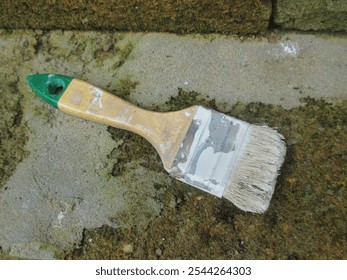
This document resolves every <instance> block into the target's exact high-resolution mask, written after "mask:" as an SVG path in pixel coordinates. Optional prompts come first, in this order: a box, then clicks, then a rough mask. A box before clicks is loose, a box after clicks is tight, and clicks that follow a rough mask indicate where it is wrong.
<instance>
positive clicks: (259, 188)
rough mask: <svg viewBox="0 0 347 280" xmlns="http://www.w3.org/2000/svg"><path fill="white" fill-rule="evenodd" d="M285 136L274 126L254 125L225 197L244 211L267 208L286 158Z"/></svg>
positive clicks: (248, 133)
mask: <svg viewBox="0 0 347 280" xmlns="http://www.w3.org/2000/svg"><path fill="white" fill-rule="evenodd" d="M283 139H284V138H283V136H282V135H281V134H279V133H278V132H277V131H276V130H274V129H272V128H270V127H267V126H258V125H250V127H249V129H248V131H247V135H246V137H245V140H244V141H243V143H242V147H241V150H240V152H239V155H238V158H237V160H236V163H235V167H234V170H233V171H232V174H231V176H230V180H229V184H228V186H227V188H226V190H225V191H224V194H223V197H225V198H226V199H228V200H230V201H231V202H232V203H233V204H235V205H236V206H237V207H239V208H240V209H242V210H244V211H250V212H255V213H263V212H265V211H266V210H267V208H268V207H269V203H270V200H271V197H272V194H273V192H274V189H275V185H276V179H277V176H278V174H279V169H280V168H281V166H282V163H283V161H284V156H285V152H286V146H285V143H284V141H283Z"/></svg>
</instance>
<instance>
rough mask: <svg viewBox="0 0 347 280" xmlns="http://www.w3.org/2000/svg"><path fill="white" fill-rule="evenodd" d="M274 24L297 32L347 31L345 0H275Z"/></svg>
mask: <svg viewBox="0 0 347 280" xmlns="http://www.w3.org/2000/svg"><path fill="white" fill-rule="evenodd" d="M275 2H276V3H275V6H274V22H275V24H277V25H279V26H280V27H283V28H291V29H299V30H326V31H347V1H346V0H305V1H303V0H277V1H275Z"/></svg>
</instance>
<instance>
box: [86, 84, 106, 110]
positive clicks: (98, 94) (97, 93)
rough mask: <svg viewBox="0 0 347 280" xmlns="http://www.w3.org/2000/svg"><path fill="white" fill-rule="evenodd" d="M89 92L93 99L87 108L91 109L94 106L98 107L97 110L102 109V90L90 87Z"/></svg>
mask: <svg viewBox="0 0 347 280" xmlns="http://www.w3.org/2000/svg"><path fill="white" fill-rule="evenodd" d="M90 89H91V92H92V93H93V95H94V97H93V99H92V101H91V102H90V106H89V108H91V107H93V106H94V105H95V104H98V105H99V108H100V109H102V95H103V93H104V91H103V90H102V89H99V88H97V87H93V86H91V87H90Z"/></svg>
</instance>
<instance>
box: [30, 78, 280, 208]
mask: <svg viewBox="0 0 347 280" xmlns="http://www.w3.org/2000/svg"><path fill="white" fill-rule="evenodd" d="M27 81H28V83H29V85H30V87H31V88H32V90H33V91H34V92H35V93H36V94H37V95H38V96H39V97H41V98H42V99H43V100H44V101H46V102H47V103H49V104H50V105H52V106H53V107H55V108H58V109H60V110H61V111H63V112H65V113H68V114H70V115H73V116H76V117H79V118H82V119H86V120H90V121H93V122H97V123H102V124H105V125H108V126H113V127H117V128H120V129H126V130H128V131H132V132H134V133H137V134H139V135H141V136H142V137H144V138H145V139H147V140H148V141H149V142H150V143H151V144H152V145H153V146H154V148H155V149H156V150H157V152H158V153H159V155H160V158H161V160H162V162H163V165H164V168H165V170H166V171H167V172H168V173H169V174H170V175H171V176H173V177H175V178H177V179H178V180H181V181H183V182H185V183H187V184H189V185H191V186H193V187H196V188H198V189H201V190H203V191H205V192H208V193H210V194H212V195H215V196H217V197H225V198H226V199H228V200H229V201H231V202H232V203H233V204H234V205H236V206H237V207H239V208H240V209H242V210H244V211H250V212H255V213H263V212H265V211H266V210H267V208H268V206H269V203H270V200H271V197H272V194H273V192H274V188H275V185H276V179H277V176H278V174H279V169H280V167H281V165H282V163H283V161H284V156H285V152H286V147H285V144H284V141H283V136H282V135H281V134H279V133H278V132H277V131H276V130H274V129H272V128H270V127H268V126H259V125H252V124H249V123H247V122H244V121H242V120H238V119H236V118H233V117H231V116H228V115H225V114H222V113H219V112H217V111H214V110H210V109H207V108H204V107H202V106H192V107H189V108H186V109H183V110H180V111H176V112H168V113H160V112H152V111H148V110H144V109H141V108H139V107H136V106H134V105H133V104H131V103H128V102H126V101H124V100H122V99H120V98H118V97H116V96H115V95H112V94H110V93H108V92H106V91H104V90H102V89H100V88H98V87H95V86H93V85H91V84H89V83H87V82H84V81H81V80H78V79H75V78H72V77H68V76H62V75H52V74H36V75H31V76H28V77H27Z"/></svg>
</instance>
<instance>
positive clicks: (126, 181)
mask: <svg viewBox="0 0 347 280" xmlns="http://www.w3.org/2000/svg"><path fill="white" fill-rule="evenodd" d="M346 42H347V38H346V37H345V36H326V35H324V36H320V35H307V34H305V35H303V34H285V35H283V36H278V37H277V38H275V37H272V38H271V40H268V39H266V38H261V39H259V38H256V39H255V40H254V39H250V38H247V39H244V40H241V39H239V38H237V37H236V36H222V35H208V36H198V35H186V36H177V35H173V34H158V33H149V34H147V33H113V32H80V31H64V32H62V31H49V32H43V31H40V30H36V31H32V30H24V31H23V30H15V31H11V32H9V31H3V30H0V61H1V62H2V63H0V84H1V86H0V116H1V120H0V141H1V143H0V144H1V145H0V155H1V160H0V171H1V172H2V174H4V175H5V176H4V177H2V179H1V180H0V225H1V226H0V259H1V258H9V257H10V255H12V256H16V257H21V258H54V257H55V258H65V257H69V258H94V259H95V258H114V259H122V258H135V259H141V258H142V259H146V258H155V259H157V258H161V259H178V258H181V259H182V258H183V259H202V258H207V257H208V258H213V259H214V258H215V259H274V258H281V259H283V258H304V259H317V258H323V259H338V258H343V259H345V258H346V252H345V250H344V248H346V246H347V244H346V242H347V240H346V238H345V235H344V232H345V228H346V218H345V217H347V215H346V207H345V204H346V203H345V201H346V197H347V189H346V188H345V186H346V178H345V177H346V176H344V175H345V173H344V167H345V164H344V163H345V155H346V154H347V152H346V145H345V139H346V116H347V113H346V106H345V105H344V107H343V106H342V105H343V104H346V98H347V95H346V83H345V77H346V76H347V67H346V66H347V57H346V56H345V53H346V46H347V45H346ZM33 73H59V74H65V75H70V76H75V77H78V78H81V79H83V80H86V81H88V82H90V83H92V84H94V85H97V86H100V87H102V88H105V89H106V90H108V91H110V92H113V93H115V94H116V95H119V96H121V97H123V98H125V99H127V100H129V101H131V102H132V103H135V104H140V105H141V106H142V107H145V108H148V109H152V110H159V111H174V110H178V109H182V108H186V107H188V106H190V105H193V104H200V105H204V106H206V107H209V108H215V109H217V110H218V111H223V112H225V113H228V114H229V115H232V116H235V117H237V118H239V119H243V120H246V121H249V122H251V123H258V124H268V125H270V126H272V127H277V128H278V130H279V131H280V132H281V133H283V135H284V136H285V138H286V141H287V145H288V153H287V156H286V163H285V165H284V167H283V169H282V172H281V174H282V175H281V177H280V179H279V181H278V185H277V186H276V192H275V196H274V198H273V200H272V202H271V207H270V209H269V211H268V212H267V213H266V214H265V215H254V214H250V213H243V212H241V211H240V210H238V209H236V208H235V207H234V206H233V205H232V204H231V203H228V202H227V201H226V200H223V199H218V198H215V197H212V196H210V195H208V194H203V193H202V192H200V191H199V190H196V189H194V188H192V187H189V186H188V185H185V184H183V183H180V182H179V181H177V180H174V179H171V178H170V177H169V176H168V174H166V173H165V171H164V169H163V167H162V164H161V161H160V159H159V157H158V155H157V153H156V152H155V150H154V148H153V147H151V146H150V144H149V143H148V142H146V141H145V140H144V139H143V138H141V137H139V136H137V135H135V134H133V133H130V132H129V133H128V132H125V131H121V130H118V129H115V128H107V127H105V126H102V125H97V124H93V123H91V122H86V121H83V120H80V119H77V118H74V117H72V116H68V115H66V114H64V113H62V112H60V111H58V110H55V109H54V108H52V107H50V106H49V105H45V104H44V103H43V102H42V101H41V100H40V99H39V98H38V97H36V96H35V94H34V93H33V92H32V91H31V90H30V89H29V87H28V85H27V83H26V80H25V77H26V76H27V75H28V74H33ZM302 98H306V99H305V102H306V103H308V104H307V106H304V107H299V106H300V105H303V103H302ZM313 98H316V99H319V98H324V99H325V100H329V101H334V103H335V105H334V106H333V105H329V104H327V103H325V102H324V101H314V100H313ZM257 102H262V103H257ZM249 103H250V104H249ZM235 104H236V105H235ZM244 104H248V105H244ZM265 104H268V105H265ZM26 151H27V152H26ZM9 163H11V166H9V165H8V164H9ZM313 237H314V238H313ZM264 244H265V245H264ZM68 252H71V253H70V254H69V255H66V253H68ZM3 253H5V255H2V254H3Z"/></svg>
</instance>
